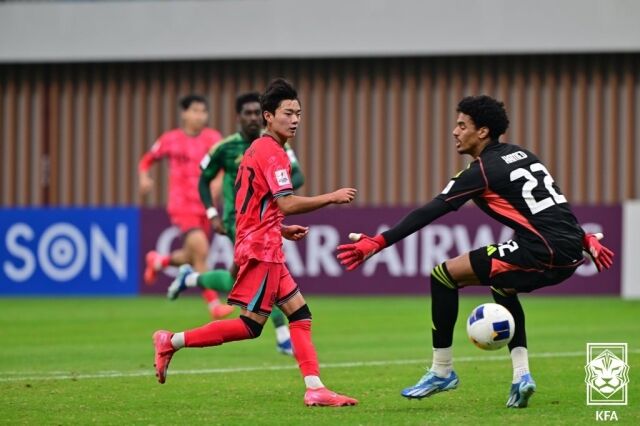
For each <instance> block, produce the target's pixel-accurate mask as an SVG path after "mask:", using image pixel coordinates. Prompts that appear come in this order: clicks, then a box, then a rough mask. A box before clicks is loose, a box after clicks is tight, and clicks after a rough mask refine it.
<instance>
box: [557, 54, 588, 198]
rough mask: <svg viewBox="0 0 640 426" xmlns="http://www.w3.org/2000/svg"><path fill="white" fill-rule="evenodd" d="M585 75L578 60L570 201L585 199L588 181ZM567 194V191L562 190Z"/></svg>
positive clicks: (581, 59) (582, 62) (584, 65)
mask: <svg viewBox="0 0 640 426" xmlns="http://www.w3.org/2000/svg"><path fill="white" fill-rule="evenodd" d="M587 90H588V89H587V73H586V63H585V60H584V58H578V60H577V70H576V104H577V105H576V108H575V112H574V114H575V115H576V119H577V126H576V129H575V132H574V138H575V142H576V143H575V144H573V147H574V151H573V155H574V156H575V161H574V162H573V170H574V173H573V175H574V176H576V175H577V176H578V179H576V182H575V185H574V190H573V191H572V192H571V194H570V196H571V199H572V200H573V199H583V198H584V197H585V187H586V185H585V184H586V183H587V181H588V179H589V176H588V174H587V173H586V167H585V166H586V165H587V160H588V157H587V154H588V152H589V150H588V144H587V139H588V135H587V129H588V126H587V123H588V122H589V121H588V120H589V116H588V111H587V94H588V92H587ZM563 190H564V191H565V192H568V189H563Z"/></svg>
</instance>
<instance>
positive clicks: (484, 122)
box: [457, 95, 509, 140]
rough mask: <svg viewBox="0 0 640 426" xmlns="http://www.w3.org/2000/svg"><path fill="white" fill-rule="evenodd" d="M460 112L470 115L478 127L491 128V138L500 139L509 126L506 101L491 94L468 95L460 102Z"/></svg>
mask: <svg viewBox="0 0 640 426" xmlns="http://www.w3.org/2000/svg"><path fill="white" fill-rule="evenodd" d="M457 111H458V112H461V113H463V114H466V115H468V116H469V117H471V119H472V120H473V123H474V124H475V125H476V128H478V129H479V128H481V127H486V128H487V129H489V137H490V138H491V140H498V138H499V137H500V135H502V134H504V132H506V131H507V129H508V128H509V118H508V117H507V111H506V110H505V109H504V103H502V102H499V101H497V100H495V99H493V98H492V97H490V96H486V95H480V96H467V97H465V98H462V100H461V101H460V102H459V103H458V109H457Z"/></svg>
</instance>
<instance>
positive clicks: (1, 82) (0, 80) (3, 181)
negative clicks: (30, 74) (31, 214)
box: [0, 67, 13, 205]
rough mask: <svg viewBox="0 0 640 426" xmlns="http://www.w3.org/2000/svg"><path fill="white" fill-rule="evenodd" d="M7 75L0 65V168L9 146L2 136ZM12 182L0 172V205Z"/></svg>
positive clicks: (4, 125)
mask: <svg viewBox="0 0 640 426" xmlns="http://www.w3.org/2000/svg"><path fill="white" fill-rule="evenodd" d="M6 84H7V75H6V69H5V68H2V67H0V167H1V169H0V170H4V169H5V167H6V163H7V161H8V159H7V150H8V147H9V141H7V140H6V139H5V138H4V131H3V129H5V128H6V127H7V121H6V117H5V115H4V111H5V109H6V108H5V106H4V103H5V101H6V99H5V97H6V93H7V86H6ZM12 184H13V182H12V181H9V178H8V177H5V176H4V172H0V205H3V204H5V203H6V200H5V196H6V194H7V192H8V187H9V185H12Z"/></svg>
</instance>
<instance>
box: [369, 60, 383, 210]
mask: <svg viewBox="0 0 640 426" xmlns="http://www.w3.org/2000/svg"><path fill="white" fill-rule="evenodd" d="M385 65H386V64H385V62H384V61H382V60H376V61H375V70H376V75H375V77H374V83H373V84H374V94H373V98H374V100H373V104H374V107H375V110H374V115H373V123H372V124H373V128H374V131H373V135H372V138H371V140H372V142H373V144H372V150H373V154H374V155H373V164H372V167H371V169H370V170H369V179H370V180H369V182H371V184H372V187H371V189H372V192H371V193H370V197H371V198H370V199H369V202H370V203H373V204H381V203H382V202H383V200H384V199H385V198H386V197H385V196H386V195H387V194H385V191H384V189H383V188H384V181H385V179H386V178H387V173H385V172H384V170H385V168H384V151H385V149H384V144H385V139H386V138H385V132H384V130H385V127H386V96H385V94H386V90H387V87H386V74H387V69H386V67H385Z"/></svg>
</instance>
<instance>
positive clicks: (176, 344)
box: [171, 333, 184, 351]
mask: <svg viewBox="0 0 640 426" xmlns="http://www.w3.org/2000/svg"><path fill="white" fill-rule="evenodd" d="M171 346H172V347H173V349H174V350H176V351H177V350H178V349H182V348H184V333H173V336H171Z"/></svg>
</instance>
